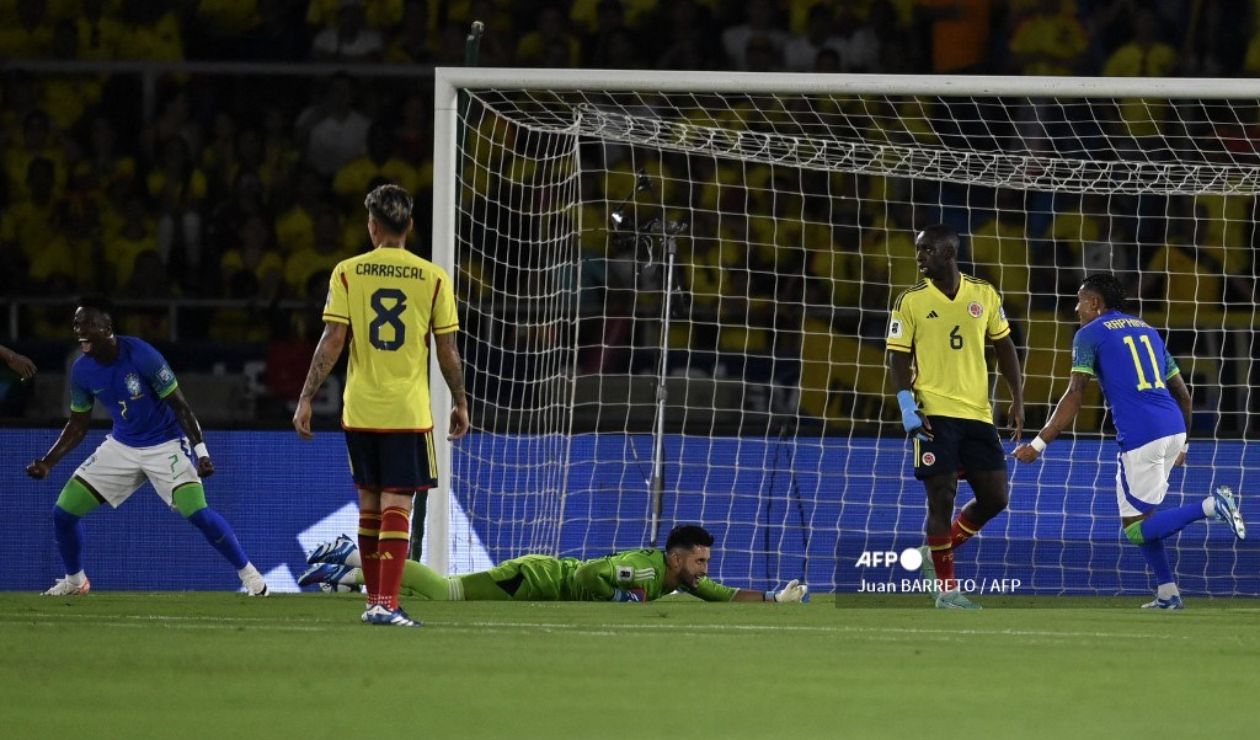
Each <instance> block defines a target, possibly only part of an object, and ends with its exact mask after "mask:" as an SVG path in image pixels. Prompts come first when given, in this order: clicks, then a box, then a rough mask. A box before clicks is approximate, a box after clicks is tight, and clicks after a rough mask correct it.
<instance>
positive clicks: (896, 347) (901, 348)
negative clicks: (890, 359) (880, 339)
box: [887, 342, 914, 354]
mask: <svg viewBox="0 0 1260 740" xmlns="http://www.w3.org/2000/svg"><path fill="white" fill-rule="evenodd" d="M887 348H888V349H889V350H892V351H893V352H905V353H907V354H909V353H911V352H913V351H914V348H913V347H911V346H910V345H908V344H893V343H892V342H888V343H887Z"/></svg>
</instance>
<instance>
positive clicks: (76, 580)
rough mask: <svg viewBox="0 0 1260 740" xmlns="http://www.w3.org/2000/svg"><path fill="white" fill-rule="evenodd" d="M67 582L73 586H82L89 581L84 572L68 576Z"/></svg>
mask: <svg viewBox="0 0 1260 740" xmlns="http://www.w3.org/2000/svg"><path fill="white" fill-rule="evenodd" d="M66 580H67V581H68V582H69V583H70V585H71V586H82V585H83V584H84V582H86V581H87V573H85V572H84V571H79V572H78V573H71V574H69V575H67V576H66Z"/></svg>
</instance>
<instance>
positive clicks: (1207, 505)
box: [1203, 496, 1216, 519]
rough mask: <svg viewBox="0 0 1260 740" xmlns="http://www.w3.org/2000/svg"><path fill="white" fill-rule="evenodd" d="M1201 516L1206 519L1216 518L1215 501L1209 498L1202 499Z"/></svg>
mask: <svg viewBox="0 0 1260 740" xmlns="http://www.w3.org/2000/svg"><path fill="white" fill-rule="evenodd" d="M1203 516H1205V517H1207V518H1208V519H1211V518H1212V517H1214V516H1216V499H1214V498H1212V497H1211V496H1208V497H1207V498H1205V499H1203Z"/></svg>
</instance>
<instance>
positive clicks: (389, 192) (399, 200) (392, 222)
mask: <svg viewBox="0 0 1260 740" xmlns="http://www.w3.org/2000/svg"><path fill="white" fill-rule="evenodd" d="M363 205H365V206H367V210H368V213H370V214H372V218H374V219H376V220H377V222H379V223H380V224H381V225H382V226H384V227H385V228H387V229H389V230H390V231H392V232H394V233H395V234H402V233H404V232H405V231H407V222H408V221H410V220H411V208H412V205H413V203H412V200H411V195H410V194H408V193H407V191H406V190H404V189H402V188H400V187H398V186H397V185H381V186H379V187H377V188H375V189H373V190H372V192H370V193H368V194H367V197H366V198H364V199H363Z"/></svg>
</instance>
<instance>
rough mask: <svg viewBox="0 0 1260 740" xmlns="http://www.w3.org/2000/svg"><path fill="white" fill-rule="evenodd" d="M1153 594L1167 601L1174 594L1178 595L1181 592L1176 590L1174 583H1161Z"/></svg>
mask: <svg viewBox="0 0 1260 740" xmlns="http://www.w3.org/2000/svg"><path fill="white" fill-rule="evenodd" d="M1155 595H1156V596H1158V597H1159V598H1161V599H1164V600H1165V601H1167V600H1168V599H1171V598H1172V597H1174V596H1180V595H1181V592H1180V591H1178V590H1177V584H1175V583H1161V584H1159V588H1158V589H1157V590H1156V591H1155Z"/></svg>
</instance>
